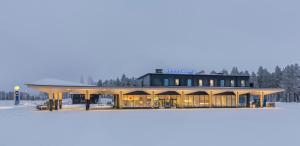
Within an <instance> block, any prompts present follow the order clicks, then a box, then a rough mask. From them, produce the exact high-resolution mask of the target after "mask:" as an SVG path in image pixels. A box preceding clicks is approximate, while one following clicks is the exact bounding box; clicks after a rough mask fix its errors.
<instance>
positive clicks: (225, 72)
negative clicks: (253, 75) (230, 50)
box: [221, 69, 229, 75]
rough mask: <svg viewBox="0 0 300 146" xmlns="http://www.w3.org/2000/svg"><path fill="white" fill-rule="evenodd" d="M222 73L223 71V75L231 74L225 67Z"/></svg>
mask: <svg viewBox="0 0 300 146" xmlns="http://www.w3.org/2000/svg"><path fill="white" fill-rule="evenodd" d="M221 73H222V74H223V75H228V74H229V73H228V71H227V70H226V69H223V70H222V71H221Z"/></svg>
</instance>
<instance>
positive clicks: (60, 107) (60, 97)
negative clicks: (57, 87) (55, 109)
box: [58, 92, 63, 109]
mask: <svg viewBox="0 0 300 146" xmlns="http://www.w3.org/2000/svg"><path fill="white" fill-rule="evenodd" d="M58 99H59V109H62V99H63V93H62V92H59V93H58Z"/></svg>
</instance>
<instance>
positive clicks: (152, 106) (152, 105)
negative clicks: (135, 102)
mask: <svg viewBox="0 0 300 146" xmlns="http://www.w3.org/2000/svg"><path fill="white" fill-rule="evenodd" d="M151 108H154V91H152V92H151Z"/></svg>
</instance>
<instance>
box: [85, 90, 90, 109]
mask: <svg viewBox="0 0 300 146" xmlns="http://www.w3.org/2000/svg"><path fill="white" fill-rule="evenodd" d="M84 98H85V110H90V104H91V101H90V93H89V90H86V92H85V96H84Z"/></svg>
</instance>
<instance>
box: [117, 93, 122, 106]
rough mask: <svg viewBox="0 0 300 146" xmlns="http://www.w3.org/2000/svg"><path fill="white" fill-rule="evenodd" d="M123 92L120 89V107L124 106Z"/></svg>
mask: <svg viewBox="0 0 300 146" xmlns="http://www.w3.org/2000/svg"><path fill="white" fill-rule="evenodd" d="M122 101H123V92H122V91H120V93H119V96H118V107H119V108H120V109H121V108H122V106H123V102H122Z"/></svg>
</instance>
